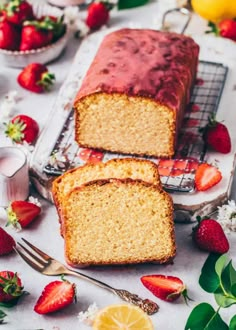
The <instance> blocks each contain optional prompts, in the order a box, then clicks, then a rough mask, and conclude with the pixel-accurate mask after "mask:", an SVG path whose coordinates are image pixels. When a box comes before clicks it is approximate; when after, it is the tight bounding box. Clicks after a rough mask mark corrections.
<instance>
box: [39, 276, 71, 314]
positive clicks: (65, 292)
mask: <svg viewBox="0 0 236 330" xmlns="http://www.w3.org/2000/svg"><path fill="white" fill-rule="evenodd" d="M75 294H76V287H75V284H72V283H70V282H69V281H53V282H50V283H49V284H48V285H46V286H45V288H44V290H43V292H42V294H41V296H40V297H39V299H38V301H37V302H36V305H35V306H34V311H35V312H36V313H38V314H48V313H52V312H55V311H58V310H60V309H62V308H65V307H66V306H68V305H70V304H72V303H73V301H74V300H75Z"/></svg>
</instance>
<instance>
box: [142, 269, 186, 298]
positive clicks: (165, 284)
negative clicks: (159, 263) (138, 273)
mask: <svg viewBox="0 0 236 330" xmlns="http://www.w3.org/2000/svg"><path fill="white" fill-rule="evenodd" d="M141 282H142V283H143V285H144V286H145V287H146V288H147V289H148V290H150V291H151V292H152V293H153V294H154V295H155V296H156V297H158V298H160V299H162V300H165V301H169V302H171V301H174V300H176V299H178V298H179V297H180V296H181V295H182V296H183V297H184V299H185V301H186V300H187V299H189V298H188V296H187V289H186V286H185V285H184V283H183V281H182V280H181V279H180V278H178V277H175V276H166V275H161V274H157V275H156V274H155V275H145V276H142V277H141Z"/></svg>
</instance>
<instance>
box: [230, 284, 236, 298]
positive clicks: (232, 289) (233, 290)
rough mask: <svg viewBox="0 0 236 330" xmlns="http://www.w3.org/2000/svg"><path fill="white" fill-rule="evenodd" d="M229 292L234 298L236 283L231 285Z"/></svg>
mask: <svg viewBox="0 0 236 330" xmlns="http://www.w3.org/2000/svg"><path fill="white" fill-rule="evenodd" d="M231 293H232V295H233V296H234V297H235V299H236V283H234V284H233V285H232V286H231Z"/></svg>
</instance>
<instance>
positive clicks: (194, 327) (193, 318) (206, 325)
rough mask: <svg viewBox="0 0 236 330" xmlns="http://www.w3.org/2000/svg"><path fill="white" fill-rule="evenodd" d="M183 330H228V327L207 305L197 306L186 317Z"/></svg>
mask: <svg viewBox="0 0 236 330" xmlns="http://www.w3.org/2000/svg"><path fill="white" fill-rule="evenodd" d="M184 329H185V330H199V329H201V330H216V329H220V330H228V329H229V327H228V326H227V324H226V323H225V322H224V321H223V320H222V318H221V317H220V315H219V313H218V312H217V311H215V310H214V308H213V307H212V306H211V305H209V304H207V303H201V304H199V305H197V306H196V307H195V308H194V309H193V310H192V312H191V314H190V315H189V317H188V320H187V323H186V326H185V328H184Z"/></svg>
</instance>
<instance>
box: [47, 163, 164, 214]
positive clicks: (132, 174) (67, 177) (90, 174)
mask: <svg viewBox="0 0 236 330" xmlns="http://www.w3.org/2000/svg"><path fill="white" fill-rule="evenodd" d="M109 178H116V179H126V178H131V179H139V180H143V181H145V182H150V183H152V184H154V185H157V186H159V187H161V181H160V177H159V173H158V167H157V165H156V164H154V163H153V162H151V161H149V160H144V159H137V158H123V159H112V160H109V161H108V162H106V163H102V162H101V163H97V164H86V165H84V166H80V167H78V168H75V169H72V170H70V171H67V172H66V173H65V174H63V175H61V176H60V177H58V178H57V179H56V180H55V181H54V182H53V185H52V194H53V199H54V202H55V205H56V207H57V210H58V213H59V214H60V210H61V207H62V205H63V204H64V202H65V201H66V195H67V194H68V193H69V192H70V191H71V190H72V189H73V188H75V187H79V186H81V185H82V184H84V183H86V182H89V181H93V180H99V179H109Z"/></svg>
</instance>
